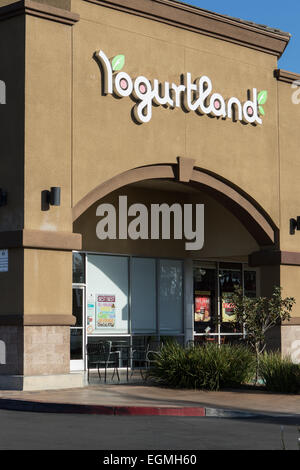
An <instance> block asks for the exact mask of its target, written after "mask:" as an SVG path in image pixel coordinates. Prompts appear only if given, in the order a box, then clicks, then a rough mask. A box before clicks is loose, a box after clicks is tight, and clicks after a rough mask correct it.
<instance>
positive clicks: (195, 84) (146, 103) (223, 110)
mask: <svg viewBox="0 0 300 470" xmlns="http://www.w3.org/2000/svg"><path fill="white" fill-rule="evenodd" d="M95 57H96V58H97V59H98V60H99V62H100V64H101V67H102V71H103V75H104V83H103V89H104V93H105V94H109V95H115V96H117V97H118V98H125V97H129V96H131V97H132V98H133V99H134V100H135V101H136V102H137V104H136V105H135V106H134V108H133V113H134V117H135V119H136V121H137V122H138V123H139V124H142V123H146V122H149V121H150V120H151V118H152V108H153V105H155V106H164V107H166V108H171V109H174V108H180V107H183V109H184V110H185V111H188V112H189V111H194V112H196V113H198V114H200V115H204V114H207V115H210V116H215V117H221V118H223V119H226V118H228V119H232V120H238V121H241V122H243V123H245V124H253V125H257V124H262V119H261V116H264V114H265V111H264V108H263V104H265V103H266V101H267V96H268V93H267V91H266V90H263V91H261V92H259V93H258V92H257V89H256V88H253V90H252V99H251V97H249V96H247V100H246V101H244V102H241V101H240V100H239V99H238V98H236V97H234V96H233V97H231V98H229V99H225V98H224V97H223V96H222V95H221V94H220V93H215V92H213V84H212V81H211V80H210V78H209V77H207V76H205V75H204V76H202V77H200V78H197V79H196V80H194V81H193V79H192V75H191V74H190V73H186V74H185V75H184V81H183V82H184V83H183V84H180V85H176V84H175V83H172V84H171V83H169V82H164V83H160V82H159V80H158V79H156V78H155V79H154V80H152V81H151V80H150V79H148V78H147V77H144V76H143V75H141V76H139V77H137V78H135V79H134V78H132V77H130V76H129V75H128V74H127V73H126V72H123V71H121V70H122V69H123V67H124V65H125V56H124V55H117V56H116V57H114V58H113V59H112V60H110V59H109V58H108V57H107V56H106V55H105V54H104V52H103V51H99V52H96V53H95Z"/></svg>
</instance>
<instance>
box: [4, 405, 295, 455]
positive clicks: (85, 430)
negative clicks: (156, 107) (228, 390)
mask: <svg viewBox="0 0 300 470" xmlns="http://www.w3.org/2000/svg"><path fill="white" fill-rule="evenodd" d="M299 424H300V423H299ZM282 426H283V434H284V441H285V445H286V448H287V450H297V445H298V444H297V440H298V437H299V434H298V430H297V422H296V421H293V420H291V419H289V418H269V419H257V418H256V419H220V418H207V417H205V418H197V417H195V418H194V417H170V416H146V417H145V416H129V417H128V416H99V415H78V414H74V415H73V414H67V415H66V414H48V413H29V412H21V411H7V410H0V450H98V451H102V453H101V454H99V455H104V454H103V451H105V452H106V455H107V451H109V450H139V449H141V450H156V451H157V450H197V451H201V450H281V449H282V442H281V427H282Z"/></svg>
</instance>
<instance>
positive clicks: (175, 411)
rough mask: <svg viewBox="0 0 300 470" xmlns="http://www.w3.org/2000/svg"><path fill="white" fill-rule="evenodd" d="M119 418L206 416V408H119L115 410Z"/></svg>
mask: <svg viewBox="0 0 300 470" xmlns="http://www.w3.org/2000/svg"><path fill="white" fill-rule="evenodd" d="M115 415H118V416H205V408H200V407H197V408H195V407H194V408H191V407H184V408H162V407H144V406H118V407H116V408H115Z"/></svg>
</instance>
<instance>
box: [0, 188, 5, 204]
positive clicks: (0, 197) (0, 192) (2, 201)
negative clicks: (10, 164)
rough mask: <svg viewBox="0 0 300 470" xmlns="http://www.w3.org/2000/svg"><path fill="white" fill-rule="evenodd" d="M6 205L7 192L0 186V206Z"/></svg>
mask: <svg viewBox="0 0 300 470" xmlns="http://www.w3.org/2000/svg"><path fill="white" fill-rule="evenodd" d="M6 205H7V192H6V191H3V190H2V189H1V188H0V207H2V206H6Z"/></svg>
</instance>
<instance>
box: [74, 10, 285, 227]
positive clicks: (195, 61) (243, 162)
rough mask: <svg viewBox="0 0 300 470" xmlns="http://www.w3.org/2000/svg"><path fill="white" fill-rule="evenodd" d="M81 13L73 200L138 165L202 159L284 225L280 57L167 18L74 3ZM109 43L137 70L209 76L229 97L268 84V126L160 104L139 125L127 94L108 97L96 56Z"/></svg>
mask: <svg viewBox="0 0 300 470" xmlns="http://www.w3.org/2000/svg"><path fill="white" fill-rule="evenodd" d="M72 8H73V10H74V11H76V12H78V13H80V15H81V20H80V22H79V23H78V24H76V25H75V27H74V28H73V80H74V82H73V84H74V95H73V105H74V108H73V117H74V133H73V199H72V200H73V205H74V204H76V203H77V202H78V201H79V200H80V199H81V198H82V197H83V196H84V195H85V194H86V193H87V192H89V191H90V190H92V189H93V188H94V187H96V186H97V185H98V184H100V183H101V182H103V181H106V180H107V179H109V178H111V177H112V176H114V175H116V174H119V173H121V172H123V171H125V170H127V169H130V168H134V167H137V166H142V165H147V164H152V163H160V162H175V161H176V157H177V156H178V155H180V156H185V157H192V158H195V159H196V165H198V166H199V167H203V168H207V169H209V170H211V171H214V172H216V173H217V174H219V175H221V176H223V177H224V178H227V179H228V180H230V181H232V182H233V183H235V184H237V185H238V186H239V187H241V188H242V189H243V190H244V191H246V192H247V193H249V194H250V195H251V196H252V197H253V198H254V199H255V200H256V201H257V202H259V203H260V204H261V205H262V206H263V207H264V209H265V210H266V211H267V212H268V213H269V214H270V216H271V217H272V218H273V220H274V221H275V223H278V222H279V188H278V181H279V162H278V138H277V135H278V134H277V132H278V127H277V126H278V123H277V116H276V111H277V82H276V80H275V79H274V77H273V70H274V68H276V58H275V57H273V56H271V55H268V54H265V53H261V52H257V51H254V50H251V49H247V48H245V47H241V46H238V45H234V44H230V43H228V42H225V41H220V40H217V39H213V38H209V37H206V36H202V35H200V34H196V33H192V32H189V31H184V30H180V29H178V28H174V27H171V26H168V25H165V24H162V23H158V22H155V21H152V20H147V19H144V18H140V17H137V16H134V15H128V14H125V13H122V12H118V11H115V10H111V9H108V8H104V7H100V6H98V5H94V4H90V3H88V2H81V1H74V2H73V3H72ZM99 49H102V50H103V51H104V52H105V53H106V55H107V56H108V57H113V56H115V55H117V54H119V53H122V54H124V55H125V57H126V65H125V67H124V71H126V72H127V73H129V75H130V76H132V77H135V76H138V75H145V76H146V77H148V78H149V79H154V78H157V79H159V80H160V81H162V82H164V81H169V82H171V83H172V82H174V83H177V84H178V83H179V82H180V74H182V73H185V72H191V73H192V76H193V78H197V77H199V76H201V75H208V76H209V77H210V78H211V80H212V81H213V86H214V89H215V91H218V92H220V93H222V94H223V96H224V97H231V96H237V97H238V98H239V99H241V100H246V93H247V90H248V89H252V88H253V87H256V88H257V89H258V90H264V89H266V90H268V93H269V99H268V102H267V104H266V106H265V110H266V116H265V118H264V121H263V125H261V126H257V127H253V126H252V125H247V126H245V125H243V124H241V123H240V122H237V123H233V122H232V121H231V120H229V119H227V120H226V121H223V120H222V119H216V118H214V119H211V118H209V117H207V116H201V117H200V116H198V115H197V114H195V113H184V112H183V111H182V110H181V109H175V110H173V111H171V110H169V109H164V108H162V107H160V108H155V109H154V110H153V118H152V121H151V122H150V123H148V124H143V125H140V126H138V125H136V124H135V123H134V122H133V121H132V119H131V109H132V107H133V105H134V103H133V102H132V101H131V100H130V99H129V98H123V99H121V100H120V99H115V98H113V97H112V96H111V95H109V96H102V95H101V76H100V70H99V66H98V64H97V63H96V62H95V60H93V54H94V52H95V51H97V50H99Z"/></svg>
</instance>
